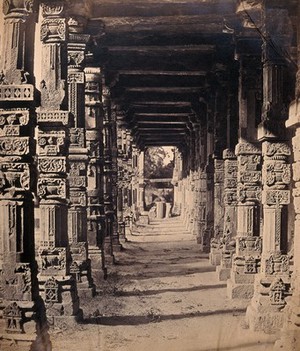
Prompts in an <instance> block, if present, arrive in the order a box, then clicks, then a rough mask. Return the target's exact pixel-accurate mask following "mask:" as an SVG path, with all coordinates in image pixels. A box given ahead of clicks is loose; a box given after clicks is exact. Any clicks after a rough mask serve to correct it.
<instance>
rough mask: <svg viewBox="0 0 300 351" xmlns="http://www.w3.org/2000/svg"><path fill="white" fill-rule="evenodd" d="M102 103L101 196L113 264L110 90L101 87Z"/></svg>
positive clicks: (107, 245)
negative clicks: (102, 165)
mask: <svg viewBox="0 0 300 351" xmlns="http://www.w3.org/2000/svg"><path fill="white" fill-rule="evenodd" d="M102 103H103V110H104V115H103V131H102V133H103V160H104V168H103V189H104V192H103V196H104V211H105V217H106V219H105V220H106V237H105V251H106V253H107V255H106V260H107V261H108V260H109V261H110V263H111V264H113V263H114V262H115V256H114V247H113V242H114V221H115V217H114V215H115V213H114V209H113V176H112V175H113V164H112V121H111V113H112V111H111V109H112V106H111V96H110V89H109V87H107V86H103V87H102Z"/></svg>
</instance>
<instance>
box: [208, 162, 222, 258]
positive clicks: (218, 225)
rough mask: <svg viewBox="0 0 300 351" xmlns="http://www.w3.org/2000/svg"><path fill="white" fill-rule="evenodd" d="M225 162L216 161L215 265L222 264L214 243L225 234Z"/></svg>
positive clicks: (212, 243) (210, 256)
mask: <svg viewBox="0 0 300 351" xmlns="http://www.w3.org/2000/svg"><path fill="white" fill-rule="evenodd" d="M223 189H224V161H223V160H219V159H214V237H213V238H212V239H211V245H210V254H209V258H210V262H211V264H213V265H219V264H220V253H219V252H218V250H217V251H216V250H214V247H213V246H214V242H219V240H220V238H221V236H222V234H223V223H224V204H223Z"/></svg>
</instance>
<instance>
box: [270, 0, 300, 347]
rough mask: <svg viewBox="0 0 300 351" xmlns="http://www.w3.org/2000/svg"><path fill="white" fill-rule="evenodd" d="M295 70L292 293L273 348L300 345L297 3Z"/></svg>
mask: <svg viewBox="0 0 300 351" xmlns="http://www.w3.org/2000/svg"><path fill="white" fill-rule="evenodd" d="M297 18H298V22H297V23H298V28H297V32H298V46H297V49H298V50H297V51H298V72H297V75H296V94H295V95H296V96H295V100H294V101H293V102H292V103H291V104H290V107H289V118H288V120H287V122H286V127H287V128H289V129H290V131H291V132H292V133H293V138H292V144H293V169H292V171H293V180H294V182H295V183H294V188H293V200H294V201H293V203H294V208H295V217H294V238H293V241H294V245H293V246H294V247H293V258H294V260H293V261H294V265H293V275H292V281H291V284H292V287H291V288H292V289H291V290H292V296H291V297H287V298H286V301H287V305H286V308H285V309H284V311H285V316H286V318H285V323H284V327H283V329H282V332H281V338H280V340H278V341H277V342H276V343H275V346H274V350H276V351H277V350H291V351H297V350H299V349H300V312H299V311H300V255H299V254H298V253H299V252H300V147H299V146H300V4H298V17H297Z"/></svg>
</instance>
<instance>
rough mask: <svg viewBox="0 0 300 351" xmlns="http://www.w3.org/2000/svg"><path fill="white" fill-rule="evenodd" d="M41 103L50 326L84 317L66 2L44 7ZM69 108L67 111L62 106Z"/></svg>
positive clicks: (43, 263) (42, 254) (44, 270)
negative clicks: (72, 203)
mask: <svg viewBox="0 0 300 351" xmlns="http://www.w3.org/2000/svg"><path fill="white" fill-rule="evenodd" d="M41 7H42V15H43V20H42V23H41V40H42V52H41V59H42V62H41V76H42V81H41V83H40V90H41V107H40V109H39V111H38V113H37V124H38V133H37V136H38V140H37V145H38V149H37V154H38V171H39V178H38V183H37V188H38V189H37V194H38V197H39V199H40V202H39V207H40V245H39V259H38V264H39V271H40V273H39V276H38V279H39V288H40V294H41V296H42V298H43V300H44V302H45V305H46V309H47V318H48V321H49V322H50V324H52V325H55V326H59V325H60V323H65V322H67V323H71V322H75V321H77V320H78V318H80V310H79V299H78V295H77V287H76V281H75V280H74V279H73V277H72V275H71V274H70V259H71V258H70V248H69V245H68V221H67V218H68V206H67V198H68V197H69V192H68V190H67V167H68V166H69V162H68V161H69V160H68V154H69V148H68V143H69V128H70V126H71V119H70V113H69V111H68V110H67V108H68V106H67V104H66V96H65V95H66V94H65V84H66V78H67V47H66V37H67V23H66V18H65V17H64V11H65V7H64V4H63V3H62V2H56V3H52V2H47V1H45V2H44V3H42V5H41ZM63 108H65V110H63Z"/></svg>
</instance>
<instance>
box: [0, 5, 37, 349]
mask: <svg viewBox="0 0 300 351" xmlns="http://www.w3.org/2000/svg"><path fill="white" fill-rule="evenodd" d="M32 5H33V1H21V0H20V1H5V2H3V14H4V23H3V25H4V26H3V27H4V28H3V30H4V35H3V36H2V45H1V60H0V71H1V73H0V110H1V111H0V310H1V317H2V318H1V320H0V330H1V340H5V339H9V340H11V339H12V340H15V341H14V342H16V341H18V340H24V339H26V338H27V339H28V340H30V339H31V337H32V339H33V340H34V338H35V328H36V326H35V323H34V322H33V319H34V316H33V313H34V308H36V307H37V305H36V306H34V304H37V303H38V285H37V279H36V276H37V268H36V265H35V252H34V208H33V196H32V192H33V191H34V188H33V184H34V180H35V179H34V174H35V173H34V167H33V159H32V155H34V153H35V148H34V142H33V134H34V131H33V129H34V125H33V121H34V119H35V113H34V111H33V109H32V104H33V100H34V86H33V85H32V84H31V83H32V82H33V77H32V75H31V73H32V66H31V64H30V62H31V60H30V57H31V55H32V50H30V49H29V48H28V47H27V46H26V45H29V47H31V48H32V44H33V40H34V37H33V32H32V29H33V28H34V23H33V18H32V15H31V14H32ZM26 28H27V29H26ZM28 28H30V29H31V32H30V31H28ZM38 320H39V319H38V318H37V321H38ZM23 333H27V334H28V335H26V336H24V335H23V336H22V335H20V334H23ZM9 342H11V341H9Z"/></svg>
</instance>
